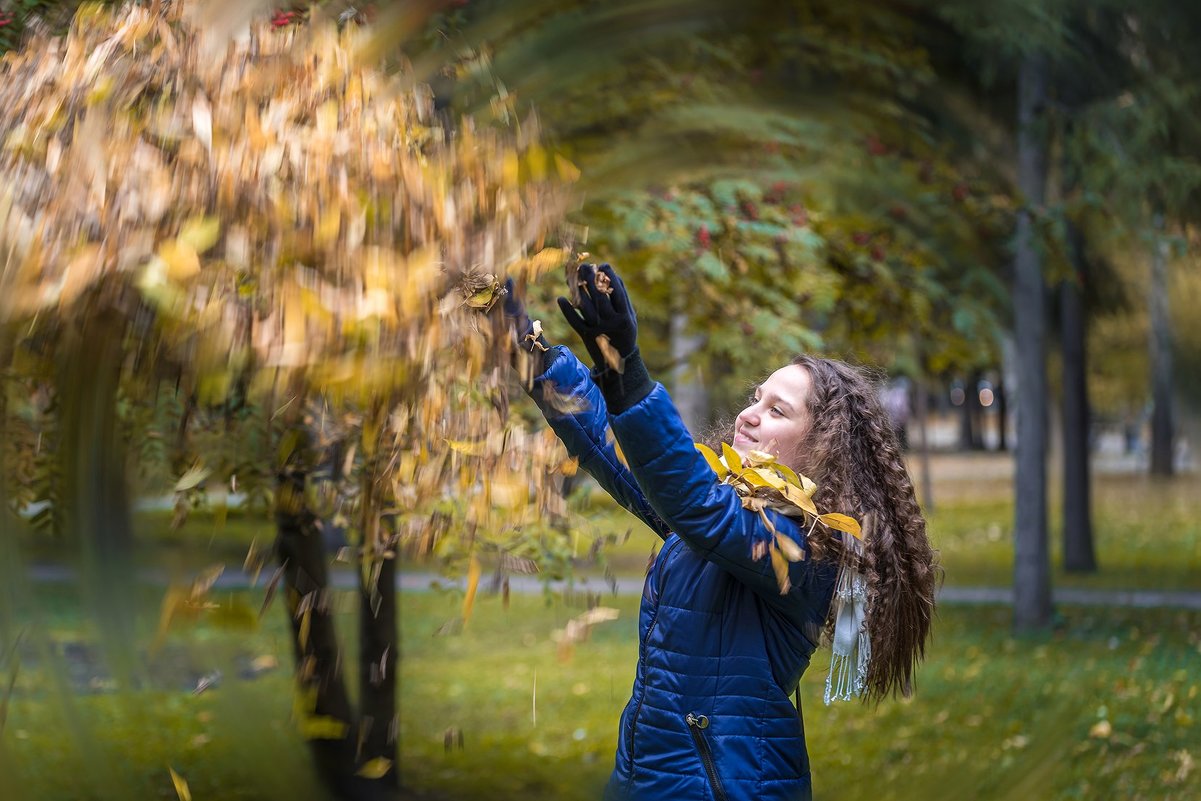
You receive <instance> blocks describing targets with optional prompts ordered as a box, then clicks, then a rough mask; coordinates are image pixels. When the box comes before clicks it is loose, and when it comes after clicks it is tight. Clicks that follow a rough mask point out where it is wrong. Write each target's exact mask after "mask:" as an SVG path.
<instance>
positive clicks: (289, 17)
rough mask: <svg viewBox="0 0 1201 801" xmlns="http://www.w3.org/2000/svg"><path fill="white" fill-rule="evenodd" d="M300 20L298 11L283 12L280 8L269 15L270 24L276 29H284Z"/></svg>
mask: <svg viewBox="0 0 1201 801" xmlns="http://www.w3.org/2000/svg"><path fill="white" fill-rule="evenodd" d="M300 19H301V14H300V12H299V11H284V10H283V9H282V8H277V9H276V10H275V13H274V14H272V15H271V24H272V25H273V26H275V27H276V28H286V27H288V26H289V25H291V24H293V23H295V22H300Z"/></svg>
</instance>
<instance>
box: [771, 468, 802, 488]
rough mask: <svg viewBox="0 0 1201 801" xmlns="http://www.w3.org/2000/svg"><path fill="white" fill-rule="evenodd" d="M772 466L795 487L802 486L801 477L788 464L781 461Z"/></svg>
mask: <svg viewBox="0 0 1201 801" xmlns="http://www.w3.org/2000/svg"><path fill="white" fill-rule="evenodd" d="M772 466H773V467H775V468H776V472H777V473H779V474H780V475H781V476H782V477H783V478H784V480H785V481H787V482H788V483H789V484H792V485H793V486H794V487H798V488H799V487H801V486H802V485H801V477H800V476H798V475H797V474H796V472H795V471H794V470H793V469H792V468H791V467H789V466H788V465H786V464H781V463H780V462H776V463H775V464H774V465H772Z"/></svg>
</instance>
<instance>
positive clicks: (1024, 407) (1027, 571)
mask: <svg viewBox="0 0 1201 801" xmlns="http://www.w3.org/2000/svg"><path fill="white" fill-rule="evenodd" d="M1045 100H1046V67H1045V64H1044V62H1043V61H1042V59H1040V58H1039V57H1038V56H1036V55H1027V56H1026V57H1025V58H1024V59H1023V61H1022V64H1021V67H1020V72H1019V75H1018V184H1019V188H1020V190H1021V193H1022V197H1023V203H1022V207H1021V210H1020V211H1019V212H1018V216H1017V241H1016V253H1015V259H1014V288H1013V304H1014V328H1015V330H1016V344H1017V354H1016V356H1017V379H1018V385H1017V414H1018V419H1017V429H1018V430H1017V466H1016V476H1015V480H1014V491H1015V493H1016V497H1015V501H1014V506H1015V520H1014V575H1013V591H1014V599H1013V601H1014V603H1013V616H1014V627H1015V628H1016V629H1018V630H1019V631H1021V630H1030V629H1035V628H1041V627H1045V626H1047V625H1049V624H1050V622H1051V567H1050V558H1049V555H1048V548H1047V463H1046V455H1047V454H1046V448H1047V418H1046V411H1047V409H1046V405H1047V374H1046V353H1045V352H1044V337H1045V327H1046V320H1045V306H1046V298H1045V287H1044V284H1043V276H1042V264H1041V257H1040V255H1039V249H1038V243H1037V242H1035V235H1036V233H1035V228H1034V219H1033V215H1034V214H1035V213H1036V212H1037V211H1038V210H1039V209H1041V207H1042V205H1043V198H1044V189H1045V184H1046V162H1047V158H1046V135H1045V133H1044V132H1043V131H1042V130H1041V125H1042V107H1043V105H1044V103H1045Z"/></svg>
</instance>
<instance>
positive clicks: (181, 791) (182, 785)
mask: <svg viewBox="0 0 1201 801" xmlns="http://www.w3.org/2000/svg"><path fill="white" fill-rule="evenodd" d="M167 770H168V771H170V772H171V784H173V785H174V786H175V795H177V796H178V797H179V801H192V791H191V790H189V789H188V782H187V780H186V779H184V777H183V776H180V775H179V774H178V773H176V772H175V768H173V767H170V766H168V767H167Z"/></svg>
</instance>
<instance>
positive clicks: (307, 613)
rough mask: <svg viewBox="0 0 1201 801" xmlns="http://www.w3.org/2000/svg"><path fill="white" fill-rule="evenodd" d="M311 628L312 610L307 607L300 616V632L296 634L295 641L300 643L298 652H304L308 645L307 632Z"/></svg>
mask: <svg viewBox="0 0 1201 801" xmlns="http://www.w3.org/2000/svg"><path fill="white" fill-rule="evenodd" d="M312 627H313V609H312V607H309V608H308V609H305V610H304V613H303V614H301V616H300V631H299V632H298V633H297V635H296V636H297V640H298V641H299V642H300V650H302V651H303V650H304V649H305V646H307V645H308V644H309V632H310V631H311V630H312Z"/></svg>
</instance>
